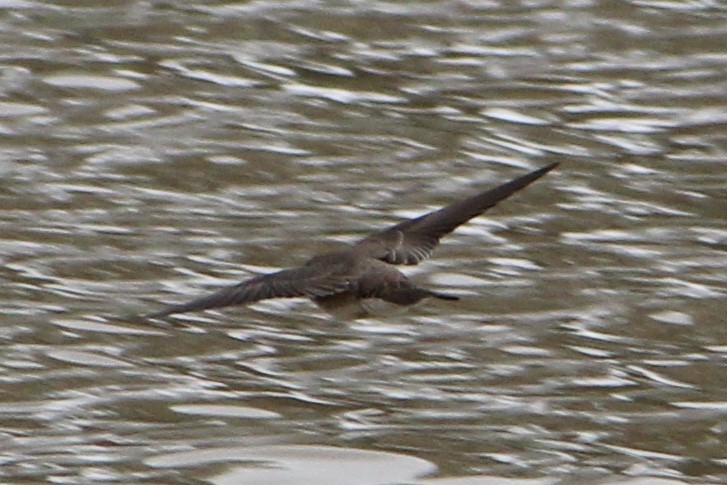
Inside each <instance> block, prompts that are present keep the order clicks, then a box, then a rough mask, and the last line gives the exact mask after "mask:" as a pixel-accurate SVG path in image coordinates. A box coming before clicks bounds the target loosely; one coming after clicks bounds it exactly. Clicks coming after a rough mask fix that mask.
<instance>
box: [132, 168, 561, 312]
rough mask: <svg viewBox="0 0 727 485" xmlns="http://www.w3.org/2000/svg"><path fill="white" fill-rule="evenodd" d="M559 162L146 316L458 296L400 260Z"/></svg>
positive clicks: (339, 307) (424, 253) (428, 249)
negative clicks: (284, 302) (282, 301)
mask: <svg viewBox="0 0 727 485" xmlns="http://www.w3.org/2000/svg"><path fill="white" fill-rule="evenodd" d="M557 165H558V164H557V163H553V164H550V165H547V166H545V167H542V168H540V169H538V170H535V171H533V172H530V173H528V174H526V175H522V176H520V177H518V178H516V179H514V180H512V181H510V182H507V183H505V184H503V185H500V186H499V187H496V188H494V189H492V190H488V191H485V192H481V193H479V194H477V195H474V196H472V197H469V198H467V199H464V200H461V201H459V202H455V203H453V204H450V205H448V206H446V207H443V208H441V209H439V210H436V211H434V212H430V213H428V214H424V215H422V216H419V217H416V218H414V219H409V220H406V221H403V222H400V223H399V224H397V225H395V226H393V227H390V228H389V229H386V230H385V231H382V232H377V233H374V234H372V235H370V236H368V237H366V238H364V239H362V240H361V241H359V242H357V243H356V244H354V245H352V246H350V247H349V248H347V249H344V250H342V251H336V252H331V253H326V254H322V255H320V256H315V257H314V258H312V259H311V260H310V261H308V262H307V263H306V264H305V265H303V266H301V267H299V268H292V269H284V270H282V271H278V272H275V273H270V274H266V275H260V276H255V277H254V278H250V279H248V280H245V281H243V282H241V283H238V284H236V285H234V286H229V287H227V288H223V289H221V290H219V291H217V292H215V293H212V294H210V295H208V296H204V297H201V298H198V299H196V300H192V301H190V302H188V303H182V304H179V305H173V306H169V307H167V308H165V309H162V310H160V311H158V312H154V313H150V314H148V315H145V317H146V318H161V317H166V316H168V315H172V314H175V313H185V312H193V311H199V310H208V309H211V308H222V307H227V306H232V305H242V304H246V303H252V302H256V301H260V300H265V299H269V298H293V297H304V298H310V299H311V300H313V301H314V302H315V303H316V304H318V305H319V306H320V307H322V308H323V309H325V310H328V311H329V312H331V313H334V314H337V315H342V316H348V317H353V318H357V317H361V316H365V313H366V312H365V310H364V307H362V306H361V303H362V301H363V300H367V299H372V298H378V299H380V300H384V301H387V302H389V303H394V304H396V305H403V306H406V305H413V304H414V303H417V302H419V301H420V300H422V299H424V298H427V297H434V298H439V299H442V300H457V299H458V297H456V296H452V295H447V294H444V293H439V292H436V291H432V290H428V289H425V288H419V287H417V286H415V285H414V284H413V283H412V282H411V281H410V280H409V279H408V278H407V277H406V276H405V275H404V274H403V273H402V272H401V271H399V270H398V269H396V267H395V266H393V265H397V264H418V263H419V262H421V261H423V260H425V259H427V258H428V257H429V256H430V255H431V253H432V251H433V250H434V248H435V247H436V246H437V244H439V240H440V238H442V237H443V236H445V235H446V234H449V233H450V232H452V231H453V230H454V229H455V228H457V227H458V226H460V225H462V224H464V223H465V222H467V221H469V220H470V219H472V218H473V217H476V216H478V215H480V214H482V213H483V212H484V211H486V210H487V209H489V208H490V207H492V206H494V205H495V204H497V203H498V202H500V201H501V200H503V199H506V198H507V197H509V196H510V195H512V194H514V193H515V192H517V191H518V190H520V189H522V188H524V187H526V186H527V185H529V184H531V183H532V182H534V181H535V180H537V179H539V178H540V177H542V176H543V175H545V174H546V173H548V172H549V171H551V170H552V169H554V168H555V167H556V166H557Z"/></svg>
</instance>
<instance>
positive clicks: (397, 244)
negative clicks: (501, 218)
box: [354, 163, 558, 264]
mask: <svg viewBox="0 0 727 485" xmlns="http://www.w3.org/2000/svg"><path fill="white" fill-rule="evenodd" d="M556 166H558V164H557V163H552V164H550V165H546V166H545V167H542V168H539V169H538V170H535V171H533V172H530V173H528V174H525V175H522V176H520V177H518V178H516V179H514V180H511V181H510V182H507V183H505V184H502V185H500V186H499V187H496V188H494V189H492V190H488V191H486V192H482V193H480V194H477V195H474V196H472V197H469V198H467V199H464V200H461V201H459V202H455V203H453V204H450V205H448V206H446V207H443V208H441V209H439V210H436V211H434V212H430V213H428V214H424V215H423V216H419V217H417V218H414V219H409V220H406V221H404V222H400V223H399V224H397V225H395V226H393V227H391V228H389V229H387V230H385V231H382V232H378V233H376V234H372V235H370V236H368V237H366V238H365V239H362V240H361V241H359V242H358V243H356V244H355V245H354V250H355V251H356V252H357V253H358V254H360V255H365V256H368V257H372V258H376V259H381V260H383V261H386V262H387V263H391V264H417V263H419V262H421V261H423V260H425V259H427V258H428V257H429V256H430V255H431V253H432V251H433V250H434V248H435V247H436V246H437V244H438V243H439V239H440V238H441V237H442V236H444V235H446V234H449V233H450V232H452V231H453V230H454V229H455V228H457V226H460V225H462V224H464V223H465V222H467V221H469V220H470V219H472V218H473V217H476V216H478V215H480V214H482V213H483V212H485V211H486V210H487V209H489V208H490V207H492V206H494V205H496V204H497V203H498V202H500V201H501V200H503V199H506V198H507V197H509V196H511V195H512V194H514V193H515V192H517V191H518V190H520V189H522V188H524V187H526V186H527V185H529V184H531V183H532V182H534V181H535V180H537V179H539V178H540V177H542V176H543V175H545V174H546V173H548V172H550V171H551V170H553V169H554V168H555V167H556Z"/></svg>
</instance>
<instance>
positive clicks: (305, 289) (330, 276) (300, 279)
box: [144, 266, 350, 318]
mask: <svg viewBox="0 0 727 485" xmlns="http://www.w3.org/2000/svg"><path fill="white" fill-rule="evenodd" d="M349 285H350V282H349V279H348V278H347V277H346V276H345V275H342V274H340V273H336V272H335V271H328V272H327V271H321V270H320V269H319V268H313V267H310V266H303V267H301V268H293V269H285V270H282V271H278V272H276V273H270V274H266V275H260V276H256V277H254V278H251V279H249V280H245V281H243V282H242V283H238V284H236V285H234V286H228V287H226V288H223V289H221V290H219V291H216V292H215V293H212V294H210V295H207V296H203V297H201V298H197V299H196V300H192V301H190V302H187V303H182V304H179V305H172V306H169V307H167V308H164V309H162V310H160V311H158V312H154V313H150V314H147V315H144V318H162V317H166V316H167V315H172V314H174V313H185V312H193V311H199V310H209V309H212V308H222V307H227V306H232V305H242V304H246V303H253V302H256V301H260V300H266V299H268V298H295V297H308V298H313V297H317V296H326V295H330V294H333V293H338V292H340V291H344V290H346V289H348V287H349Z"/></svg>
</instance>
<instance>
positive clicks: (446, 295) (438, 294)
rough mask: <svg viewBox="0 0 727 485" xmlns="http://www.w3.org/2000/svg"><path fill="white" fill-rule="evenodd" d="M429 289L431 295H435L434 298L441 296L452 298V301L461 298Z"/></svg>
mask: <svg viewBox="0 0 727 485" xmlns="http://www.w3.org/2000/svg"><path fill="white" fill-rule="evenodd" d="M427 291H428V293H429V296H433V297H434V298H439V299H440V300H451V301H454V300H459V297H458V296H454V295H448V294H446V293H439V292H438V291H432V290H427Z"/></svg>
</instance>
